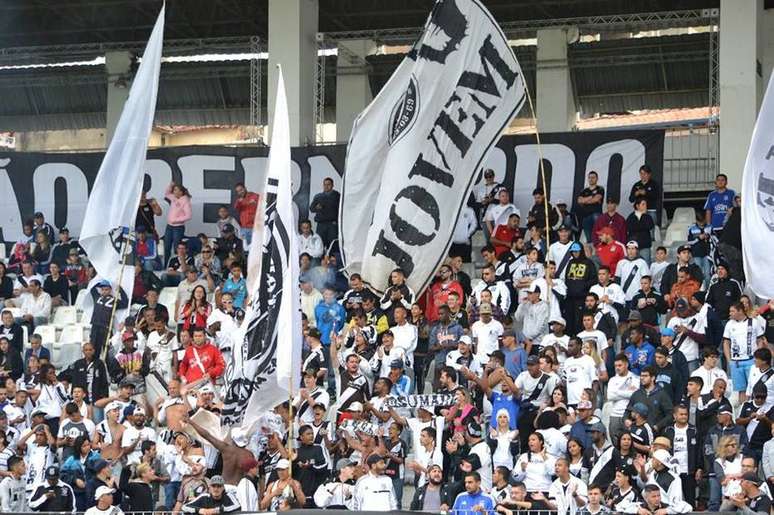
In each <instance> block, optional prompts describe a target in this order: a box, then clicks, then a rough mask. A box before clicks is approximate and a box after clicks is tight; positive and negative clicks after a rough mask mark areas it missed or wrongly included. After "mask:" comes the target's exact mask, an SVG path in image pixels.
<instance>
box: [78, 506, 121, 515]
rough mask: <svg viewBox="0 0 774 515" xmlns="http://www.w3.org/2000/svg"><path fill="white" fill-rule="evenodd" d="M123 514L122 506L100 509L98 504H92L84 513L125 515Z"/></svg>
mask: <svg viewBox="0 0 774 515" xmlns="http://www.w3.org/2000/svg"><path fill="white" fill-rule="evenodd" d="M123 514H124V512H123V511H121V508H119V507H118V506H110V507H109V508H108V509H106V510H100V509H99V508H97V507H96V506H92V507H91V508H89V509H88V510H86V512H85V513H84V515H123Z"/></svg>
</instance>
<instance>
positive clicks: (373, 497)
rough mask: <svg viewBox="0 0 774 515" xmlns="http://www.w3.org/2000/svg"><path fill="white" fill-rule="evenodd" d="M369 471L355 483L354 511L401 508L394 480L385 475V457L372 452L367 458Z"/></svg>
mask: <svg viewBox="0 0 774 515" xmlns="http://www.w3.org/2000/svg"><path fill="white" fill-rule="evenodd" d="M366 466H367V467H368V473H367V474H366V475H364V476H362V477H361V478H360V479H358V480H357V483H355V493H354V495H353V503H352V509H353V510H354V511H393V510H397V509H399V506H398V501H397V499H396V498H395V492H394V491H393V488H392V480H391V479H390V478H389V477H387V476H386V475H384V471H385V469H386V468H387V465H386V463H385V460H384V457H383V456H380V455H379V454H376V453H374V454H371V455H370V456H368V458H366Z"/></svg>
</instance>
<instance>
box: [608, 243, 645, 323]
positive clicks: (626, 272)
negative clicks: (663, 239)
mask: <svg viewBox="0 0 774 515" xmlns="http://www.w3.org/2000/svg"><path fill="white" fill-rule="evenodd" d="M639 248H640V247H639V244H638V243H637V242H636V241H634V240H631V241H629V242H628V243H627V244H626V257H625V258H624V259H621V260H620V261H618V264H617V266H616V268H615V278H616V280H617V282H618V284H620V285H621V289H622V290H623V292H624V299H625V300H626V306H627V307H628V308H630V309H631V308H633V307H634V303H633V302H632V301H633V299H634V297H635V295H636V294H637V292H638V291H639V288H640V279H642V277H643V276H645V275H647V274H648V268H649V267H648V263H647V262H646V261H645V260H644V259H643V258H642V257H640V255H639Z"/></svg>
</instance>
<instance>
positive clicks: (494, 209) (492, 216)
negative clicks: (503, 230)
mask: <svg viewBox="0 0 774 515" xmlns="http://www.w3.org/2000/svg"><path fill="white" fill-rule="evenodd" d="M511 213H516V214H517V215H519V218H521V212H520V211H519V210H518V209H517V208H516V206H514V205H513V204H505V205H502V204H499V203H498V204H489V207H488V208H486V213H485V214H484V221H486V222H492V226H493V227H497V226H498V225H505V224H506V223H508V217H509V216H511Z"/></svg>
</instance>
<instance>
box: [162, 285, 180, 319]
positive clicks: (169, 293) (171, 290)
mask: <svg viewBox="0 0 774 515" xmlns="http://www.w3.org/2000/svg"><path fill="white" fill-rule="evenodd" d="M176 300H177V288H176V287H174V286H167V287H166V288H162V290H161V293H160V294H159V304H161V305H163V306H164V307H166V308H167V309H168V310H169V312H170V314H171V313H172V312H173V311H174V309H175V301H176Z"/></svg>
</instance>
